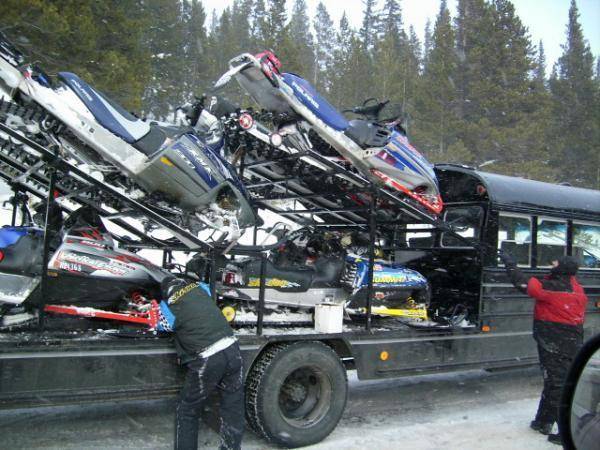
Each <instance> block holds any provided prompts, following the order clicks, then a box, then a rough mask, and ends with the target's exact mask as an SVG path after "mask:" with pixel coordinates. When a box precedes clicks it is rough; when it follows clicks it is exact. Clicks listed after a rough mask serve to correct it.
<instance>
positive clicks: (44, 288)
mask: <svg viewBox="0 0 600 450" xmlns="http://www.w3.org/2000/svg"><path fill="white" fill-rule="evenodd" d="M49 172H50V183H49V186H48V198H47V199H46V217H45V219H44V247H43V250H42V252H43V253H42V280H41V283H40V301H39V304H38V308H39V315H38V327H39V329H40V330H43V329H44V325H45V321H46V317H45V316H46V313H45V311H44V306H45V305H46V294H47V292H48V261H49V260H50V240H51V239H52V237H53V236H55V235H56V233H55V231H56V230H51V229H50V228H51V227H52V225H54V223H53V222H54V221H51V220H50V213H51V211H52V206H53V204H54V188H55V186H56V169H55V168H54V167H50V168H49Z"/></svg>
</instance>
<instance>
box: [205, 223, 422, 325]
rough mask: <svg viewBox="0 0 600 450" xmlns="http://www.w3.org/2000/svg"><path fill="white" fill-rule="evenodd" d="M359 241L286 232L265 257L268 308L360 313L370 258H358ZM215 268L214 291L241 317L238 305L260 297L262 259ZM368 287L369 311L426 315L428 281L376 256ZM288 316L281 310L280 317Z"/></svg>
mask: <svg viewBox="0 0 600 450" xmlns="http://www.w3.org/2000/svg"><path fill="white" fill-rule="evenodd" d="M363 241H364V240H363ZM364 244H365V243H364V242H361V237H360V236H359V234H357V233H345V234H344V233H339V232H318V231H315V230H312V229H310V228H304V229H301V230H298V231H296V232H293V233H291V234H290V235H289V237H288V239H287V240H285V241H284V242H283V243H282V244H280V245H279V246H277V247H276V248H275V249H274V250H272V251H271V252H270V255H269V257H268V258H267V259H266V261H265V263H266V266H265V305H266V307H267V309H270V310H271V312H275V313H276V312H278V311H281V307H282V306H283V307H288V308H291V309H294V310H296V311H301V312H302V311H304V312H306V311H310V310H312V308H314V307H315V305H317V304H318V303H337V304H343V305H344V309H345V311H346V313H348V314H350V315H355V316H362V315H364V314H365V312H366V298H367V285H368V266H369V259H368V258H365V257H364V256H361V255H364V254H365V253H366V248H365V245H364ZM219 266H220V267H221V269H220V270H221V276H220V279H221V282H220V283H218V285H217V292H218V293H219V296H220V297H221V298H222V299H223V302H224V303H225V304H226V303H227V301H230V302H231V308H232V310H230V313H231V315H232V317H233V316H235V320H236V321H238V322H239V321H242V320H243V316H244V313H245V312H246V311H245V310H244V308H243V307H242V306H240V305H244V304H246V305H251V306H253V305H255V304H256V302H257V301H258V299H259V289H260V273H261V260H260V259H256V258H246V259H243V260H233V259H232V260H224V261H221V262H220V264H219ZM373 287H374V297H375V298H374V300H373V303H372V313H373V314H376V315H380V316H386V317H400V318H408V319H423V320H425V319H427V306H428V304H429V296H430V291H429V284H428V282H427V280H426V279H425V278H424V277H423V276H422V275H421V274H420V273H418V272H416V271H414V270H411V269H407V268H406V267H403V266H400V265H397V264H393V263H390V262H386V261H384V260H382V259H377V260H376V261H375V264H374V270H373ZM236 308H237V309H238V310H239V313H240V314H239V315H238V313H237V312H235V311H233V309H236ZM290 317H291V316H290V315H289V314H288V315H285V314H282V317H281V320H282V321H289V320H290ZM276 321H277V320H275V322H276Z"/></svg>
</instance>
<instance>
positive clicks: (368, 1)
mask: <svg viewBox="0 0 600 450" xmlns="http://www.w3.org/2000/svg"><path fill="white" fill-rule="evenodd" d="M363 4H364V5H365V10H364V11H365V12H364V14H363V23H362V28H361V29H360V31H359V33H358V34H359V37H360V40H361V41H362V43H363V45H364V47H365V49H366V50H368V51H370V50H371V48H372V47H373V44H374V42H375V36H376V32H377V14H376V11H375V7H376V6H377V1H376V0H363Z"/></svg>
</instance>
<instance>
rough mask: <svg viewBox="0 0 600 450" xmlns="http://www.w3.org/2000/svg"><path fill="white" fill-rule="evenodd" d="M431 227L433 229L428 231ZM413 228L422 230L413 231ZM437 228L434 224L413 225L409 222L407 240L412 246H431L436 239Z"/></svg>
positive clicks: (409, 245)
mask: <svg viewBox="0 0 600 450" xmlns="http://www.w3.org/2000/svg"><path fill="white" fill-rule="evenodd" d="M427 228H431V231H426V229H427ZM411 229H419V230H420V231H418V232H417V231H414V232H411V231H410V230H411ZM434 233H435V229H434V227H433V225H428V224H425V225H413V224H408V226H407V229H406V242H407V244H408V247H411V248H431V247H433V244H434V240H435V234H434Z"/></svg>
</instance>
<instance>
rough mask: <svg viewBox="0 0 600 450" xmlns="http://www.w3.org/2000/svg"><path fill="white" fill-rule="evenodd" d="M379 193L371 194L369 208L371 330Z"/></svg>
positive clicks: (369, 304)
mask: <svg viewBox="0 0 600 450" xmlns="http://www.w3.org/2000/svg"><path fill="white" fill-rule="evenodd" d="M376 203H377V194H376V193H375V192H373V193H372V194H371V205H370V206H371V207H370V209H369V284H368V285H367V331H371V299H372V298H373V268H374V266H375V240H376V237H377V221H376V215H375V206H376Z"/></svg>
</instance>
